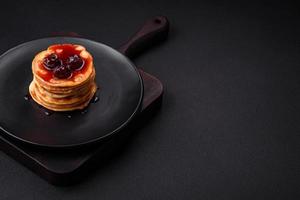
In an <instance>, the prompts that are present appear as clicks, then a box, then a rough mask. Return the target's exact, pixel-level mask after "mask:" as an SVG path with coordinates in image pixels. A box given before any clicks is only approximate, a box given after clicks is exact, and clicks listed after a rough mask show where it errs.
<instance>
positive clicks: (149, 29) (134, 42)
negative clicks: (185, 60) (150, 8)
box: [118, 16, 169, 58]
mask: <svg viewBox="0 0 300 200" xmlns="http://www.w3.org/2000/svg"><path fill="white" fill-rule="evenodd" d="M168 33H169V20H168V19H167V18H166V17H164V16H156V17H154V18H152V19H149V20H147V21H146V22H145V23H144V25H143V26H142V28H141V29H140V30H139V31H137V32H136V33H135V34H134V35H133V36H132V37H131V38H130V39H129V40H128V41H127V42H126V43H125V44H123V45H122V46H121V47H120V48H119V49H118V50H119V51H120V52H121V53H122V54H124V55H125V56H127V57H129V58H133V57H135V56H137V55H138V54H139V53H141V52H142V51H144V50H146V49H147V48H149V47H150V46H152V45H153V44H155V43H158V42H160V41H163V40H165V39H166V38H167V36H168Z"/></svg>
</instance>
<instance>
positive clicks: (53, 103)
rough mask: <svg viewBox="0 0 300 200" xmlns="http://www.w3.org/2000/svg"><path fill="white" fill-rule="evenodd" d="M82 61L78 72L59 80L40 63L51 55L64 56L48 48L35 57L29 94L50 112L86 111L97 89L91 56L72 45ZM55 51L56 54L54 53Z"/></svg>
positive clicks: (83, 49) (82, 48)
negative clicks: (82, 65) (82, 63)
mask: <svg viewBox="0 0 300 200" xmlns="http://www.w3.org/2000/svg"><path fill="white" fill-rule="evenodd" d="M73 46H74V48H76V50H77V51H78V52H79V55H80V57H81V58H82V59H83V60H85V64H84V67H83V69H82V70H81V71H78V72H76V73H73V75H72V77H70V78H67V79H58V78H56V77H54V76H53V74H52V72H49V71H48V70H47V69H45V68H44V67H43V59H44V58H45V57H46V56H48V55H50V54H52V53H63V52H61V51H62V49H59V48H55V49H54V48H51V46H50V47H49V48H48V49H47V50H45V51H42V52H40V53H38V54H37V55H36V56H35V58H34V59H33V61H32V73H33V80H32V82H31V84H30V86H29V92H30V95H31V97H32V98H33V100H34V101H35V102H37V103H38V104H40V105H41V106H43V107H45V108H47V109H49V110H53V111H72V110H78V109H83V108H85V107H86V106H87V105H88V104H89V102H90V100H91V99H92V98H93V96H94V94H95V92H96V90H97V86H96V83H95V75H96V73H95V68H94V64H93V58H92V56H91V54H90V53H89V52H88V51H86V49H85V48H84V47H83V46H80V45H73ZM55 51H56V52H55Z"/></svg>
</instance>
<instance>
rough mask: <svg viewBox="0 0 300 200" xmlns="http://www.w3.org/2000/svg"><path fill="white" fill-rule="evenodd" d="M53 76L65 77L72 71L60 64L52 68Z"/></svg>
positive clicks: (68, 76)
mask: <svg viewBox="0 0 300 200" xmlns="http://www.w3.org/2000/svg"><path fill="white" fill-rule="evenodd" d="M53 74H54V77H56V78H59V79H67V78H70V77H71V76H72V71H71V70H70V69H69V68H68V67H67V66H64V65H63V66H60V67H57V68H55V69H54V71H53Z"/></svg>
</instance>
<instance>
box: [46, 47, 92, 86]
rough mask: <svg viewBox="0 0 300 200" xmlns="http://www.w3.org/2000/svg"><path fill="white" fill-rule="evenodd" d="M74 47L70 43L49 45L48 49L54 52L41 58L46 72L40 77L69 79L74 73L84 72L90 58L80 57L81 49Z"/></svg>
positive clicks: (47, 79)
mask: <svg viewBox="0 0 300 200" xmlns="http://www.w3.org/2000/svg"><path fill="white" fill-rule="evenodd" d="M76 47H77V46H75V45H72V44H61V45H53V46H50V47H49V49H50V50H53V51H54V52H55V53H52V54H50V55H48V56H47V57H45V58H44V59H43V62H42V67H44V68H45V69H46V70H47V73H46V74H43V75H41V77H42V78H43V79H44V80H45V81H49V80H50V79H51V78H52V77H53V76H54V77H55V78H58V79H69V78H71V77H74V76H75V75H76V74H79V73H84V71H85V68H86V66H87V62H90V59H89V60H88V59H85V58H82V57H81V56H80V52H81V50H76Z"/></svg>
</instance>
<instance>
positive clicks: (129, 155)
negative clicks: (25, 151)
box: [0, 0, 300, 200]
mask: <svg viewBox="0 0 300 200" xmlns="http://www.w3.org/2000/svg"><path fill="white" fill-rule="evenodd" d="M8 4H9V5H8ZM299 8H300V6H299V5H296V4H294V5H293V4H288V3H286V2H285V1H282V2H276V3H275V2H271V1H270V2H269V3H263V2H259V3H256V2H251V3H238V2H230V3H229V2H225V1H224V2H222V1H219V2H211V1H202V2H201V1H195V2H192V1H190V2H188V1H181V0H176V1H169V2H167V1H164V2H162V1H147V0H142V1H139V0H136V1H127V2H125V1H120V2H117V1H99V2H97V3H95V2H94V3H93V2H92V1H88V0H82V2H75V1H69V2H65V1H51V2H50V1H49V2H42V1H35V2H28V1H26V2H25V1H24V2H19V3H17V2H13V1H10V2H6V3H2V5H1V7H0V17H1V19H2V20H1V29H0V52H1V53H3V52H4V51H6V50H8V49H9V48H11V47H14V46H15V45H18V44H20V43H22V42H25V41H28V40H32V39H36V38H41V37H46V36H49V35H51V33H53V32H60V31H64V32H70V31H73V32H76V33H78V34H80V35H82V36H84V37H87V38H90V39H93V40H96V41H100V42H103V43H105V44H108V45H111V46H113V47H118V46H119V45H120V44H122V43H123V42H124V41H125V40H126V39H128V37H129V36H130V35H131V34H132V33H133V32H135V31H136V29H137V28H138V27H139V26H140V25H141V24H142V23H143V21H144V20H146V19H148V18H150V17H152V16H155V15H158V14H163V15H165V16H167V17H169V19H170V22H171V30H170V35H169V39H168V40H167V41H166V42H165V43H164V44H162V45H159V46H157V47H156V48H153V49H152V50H150V51H148V52H146V53H145V54H144V55H142V56H140V57H139V58H137V59H135V62H136V63H137V65H139V66H142V68H143V69H144V70H145V71H147V72H149V73H151V74H153V75H155V76H157V77H158V78H159V79H160V80H162V82H163V84H164V86H165V94H164V101H163V106H162V108H161V110H160V112H159V113H158V114H157V115H156V116H155V118H153V119H152V120H151V121H150V122H149V123H148V124H147V125H145V126H144V128H143V129H141V130H140V131H139V133H137V134H135V135H134V137H132V138H131V141H130V143H129V144H128V145H127V146H126V148H125V149H124V150H123V152H122V153H121V154H120V155H119V156H118V158H117V159H114V160H113V162H110V163H109V164H107V165H105V166H103V167H101V169H99V170H97V171H96V172H95V173H93V175H92V176H89V177H87V179H85V180H84V181H83V182H82V183H80V184H78V185H75V186H69V187H56V186H52V185H50V184H48V183H47V182H45V181H44V180H42V179H40V178H39V177H38V176H36V175H35V174H34V173H32V172H31V171H29V170H28V169H27V168H25V167H23V166H22V165H20V164H19V163H17V162H15V161H14V160H12V159H11V158H10V157H8V156H7V155H5V154H4V153H2V152H1V153H0V199H1V200H3V199H130V200H133V199H299V198H300V192H299V190H300V189H299V188H300V186H299V185H300V184H299V177H300V162H299V155H300V154H299V149H300V148H299V146H300V144H299V143H300V142H299V139H300V137H299V134H300V92H299V91H300V90H299V89H300V79H299V77H300V76H299V75H300V66H299V64H300V57H299V53H300V49H299V47H300V27H299V20H300V14H299ZM24 120H26V119H25V118H24Z"/></svg>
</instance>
